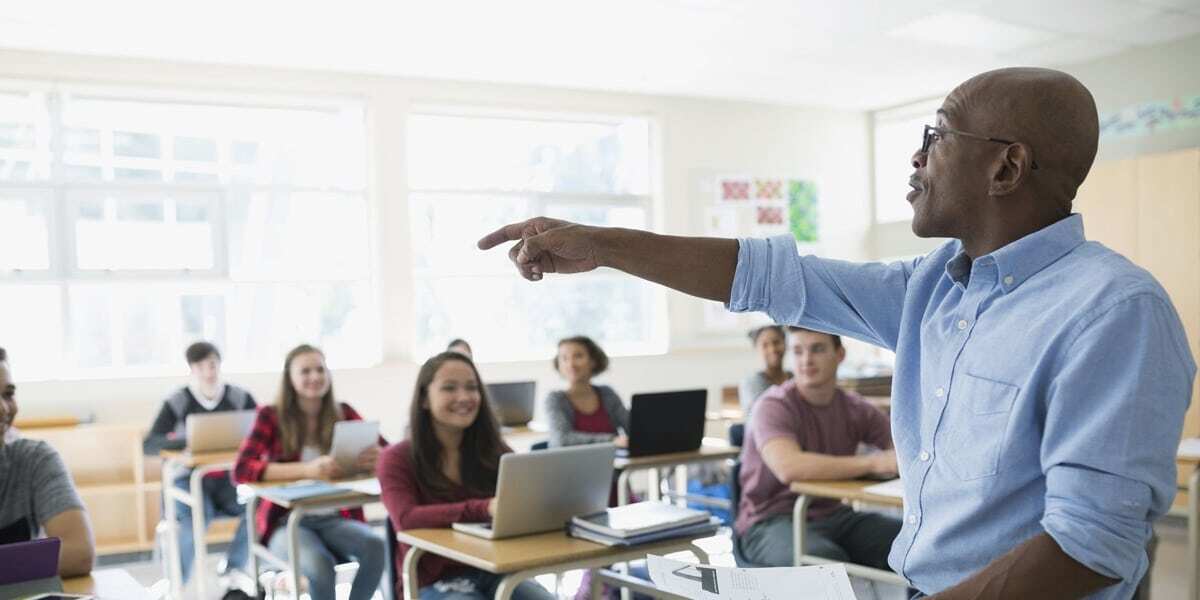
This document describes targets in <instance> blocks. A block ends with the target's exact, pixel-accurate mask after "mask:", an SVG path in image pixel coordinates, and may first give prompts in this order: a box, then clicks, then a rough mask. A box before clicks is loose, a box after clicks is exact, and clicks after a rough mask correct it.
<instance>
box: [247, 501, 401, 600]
mask: <svg viewBox="0 0 1200 600" xmlns="http://www.w3.org/2000/svg"><path fill="white" fill-rule="evenodd" d="M296 535H297V536H298V537H299V541H300V561H299V564H300V573H301V574H302V575H304V576H305V577H307V578H308V591H309V595H310V596H311V597H312V600H334V595H335V593H334V589H335V587H336V585H337V575H336V573H335V572H334V570H333V568H334V567H336V566H337V565H338V563H343V562H349V561H351V560H353V561H354V562H357V563H358V573H356V574H355V575H354V583H353V584H352V586H351V588H350V600H370V598H371V596H373V595H375V590H376V589H378V588H379V580H380V579H381V578H382V577H383V569H384V566H385V562H386V559H385V557H384V541H383V536H381V535H379V534H378V533H376V532H375V530H373V529H371V527H370V526H369V525H367V524H366V523H363V522H362V521H355V520H352V519H345V518H342V517H341V516H340V515H309V516H307V517H303V518H301V519H300V527H299V528H298V529H297V531H296ZM267 547H268V548H269V549H270V550H271V553H272V554H274V555H275V556H278V557H279V558H282V559H283V560H287V559H288V536H287V528H286V527H280V528H279V529H276V530H275V532H274V533H272V534H271V540H270V542H268V543H267Z"/></svg>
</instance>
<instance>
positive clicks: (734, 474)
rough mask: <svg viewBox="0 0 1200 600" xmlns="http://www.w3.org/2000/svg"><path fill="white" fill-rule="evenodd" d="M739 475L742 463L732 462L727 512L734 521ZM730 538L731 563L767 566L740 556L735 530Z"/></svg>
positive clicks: (738, 499) (739, 542) (749, 566)
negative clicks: (731, 548)
mask: <svg viewBox="0 0 1200 600" xmlns="http://www.w3.org/2000/svg"><path fill="white" fill-rule="evenodd" d="M730 429H731V430H732V429H733V428H732V427H730ZM741 474H742V461H740V460H735V461H733V465H731V466H730V468H729V497H730V508H729V512H730V514H732V515H733V519H734V520H735V521H736V520H737V515H738V503H739V502H741V500H742V483H741V481H740V480H739V479H738V478H739V477H740V476H741ZM730 537H731V538H732V545H733V562H735V563H737V566H739V567H744V568H756V567H765V566H767V565H760V564H757V563H754V562H751V561H750V560H748V559H747V558H746V555H745V554H742V540H741V537H740V536H738V534H737V530H736V529H733V528H732V527H731V528H730Z"/></svg>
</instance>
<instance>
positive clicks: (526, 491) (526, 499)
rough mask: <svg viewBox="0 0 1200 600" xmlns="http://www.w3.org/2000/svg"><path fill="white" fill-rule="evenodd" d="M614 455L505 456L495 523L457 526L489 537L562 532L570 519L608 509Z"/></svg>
mask: <svg viewBox="0 0 1200 600" xmlns="http://www.w3.org/2000/svg"><path fill="white" fill-rule="evenodd" d="M615 456H616V448H614V447H613V445H612V444H589V445H586V446H572V447H570V448H553V449H550V450H539V451H537V452H523V453H520V454H515V453H514V454H505V455H504V456H502V457H500V474H499V482H498V483H497V485H496V516H495V517H494V518H493V519H492V522H491V523H455V524H454V525H453V527H454V529H455V530H456V531H461V532H463V533H469V534H471V535H476V536H479V537H484V538H488V539H500V538H507V537H514V536H518V535H528V534H531V533H541V532H543V531H554V530H555V529H562V528H563V527H565V526H566V523H567V521H568V520H570V518H571V517H574V516H576V515H587V514H591V513H594V512H598V511H601V510H604V508H605V507H606V506H608V494H609V490H611V489H612V475H613V458H614V457H615Z"/></svg>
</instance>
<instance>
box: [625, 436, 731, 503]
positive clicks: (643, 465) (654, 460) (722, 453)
mask: <svg viewBox="0 0 1200 600" xmlns="http://www.w3.org/2000/svg"><path fill="white" fill-rule="evenodd" d="M741 452H742V449H741V448H738V447H737V446H730V445H729V442H726V441H725V440H722V439H719V438H704V441H703V443H702V444H701V445H700V449H699V450H693V451H691V452H673V453H671V454H655V455H651V456H639V457H636V458H621V457H618V458H617V459H616V460H615V461H613V468H614V469H616V470H617V471H620V474H619V475H618V476H617V504H618V505H624V504H628V503H629V478H630V476H631V475H632V474H633V473H634V472H636V471H649V472H650V499H651V500H658V499H659V490H658V469H661V468H666V467H682V466H685V465H691V464H697V463H706V462H717V461H722V460H725V459H729V458H737V457H738V455H739V454H741ZM676 483H677V484H678V483H679V482H678V480H677V482H676ZM677 487H678V486H677ZM686 493H687V481H686V478H685V479H684V481H683V489H682V490H677V491H676V495H678V496H685V495H686Z"/></svg>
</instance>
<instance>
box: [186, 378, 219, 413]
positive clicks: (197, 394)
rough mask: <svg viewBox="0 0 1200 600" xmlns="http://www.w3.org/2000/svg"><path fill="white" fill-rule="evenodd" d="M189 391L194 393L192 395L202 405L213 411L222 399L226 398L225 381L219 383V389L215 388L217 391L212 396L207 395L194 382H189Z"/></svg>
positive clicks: (205, 408)
mask: <svg viewBox="0 0 1200 600" xmlns="http://www.w3.org/2000/svg"><path fill="white" fill-rule="evenodd" d="M188 391H190V392H191V393H192V397H194V398H195V399H196V402H198V403H200V406H202V407H204V410H207V411H212V410H213V409H214V408H216V407H217V405H218V404H220V403H221V400H223V399H224V398H225V384H224V383H219V384H217V389H216V390H215V392H216V393H214V394H213V397H212V398H209V397H208V396H205V395H204V393H203V392H201V391H200V387H199V386H197V385H196V384H194V383H189V384H188Z"/></svg>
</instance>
